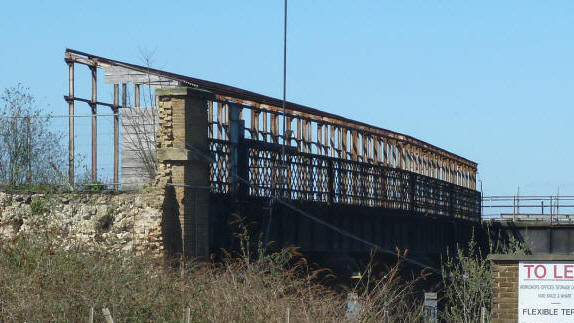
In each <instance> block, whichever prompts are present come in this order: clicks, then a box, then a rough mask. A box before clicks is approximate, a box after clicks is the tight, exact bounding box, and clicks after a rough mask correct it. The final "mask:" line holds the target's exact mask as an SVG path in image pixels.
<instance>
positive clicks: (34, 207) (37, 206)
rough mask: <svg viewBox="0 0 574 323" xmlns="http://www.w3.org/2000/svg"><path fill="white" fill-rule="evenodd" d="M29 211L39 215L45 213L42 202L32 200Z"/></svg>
mask: <svg viewBox="0 0 574 323" xmlns="http://www.w3.org/2000/svg"><path fill="white" fill-rule="evenodd" d="M30 211H32V214H40V213H42V212H44V211H45V205H44V201H42V200H33V201H32V203H30Z"/></svg>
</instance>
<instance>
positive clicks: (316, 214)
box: [65, 49, 481, 265]
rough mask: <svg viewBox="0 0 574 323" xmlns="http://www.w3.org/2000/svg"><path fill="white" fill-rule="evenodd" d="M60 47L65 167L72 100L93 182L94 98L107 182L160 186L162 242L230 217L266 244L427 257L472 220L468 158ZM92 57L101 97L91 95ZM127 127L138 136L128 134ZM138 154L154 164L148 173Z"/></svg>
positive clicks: (209, 232)
mask: <svg viewBox="0 0 574 323" xmlns="http://www.w3.org/2000/svg"><path fill="white" fill-rule="evenodd" d="M65 60H66V63H67V64H68V67H69V93H68V95H66V96H65V99H66V101H67V102H68V105H69V114H70V127H69V131H70V145H69V153H70V158H69V161H70V164H69V168H70V174H69V176H70V180H71V181H72V182H73V180H74V156H75V152H74V118H73V116H74V113H75V105H76V104H85V105H86V106H87V107H89V108H90V110H91V113H92V141H91V149H92V155H91V156H92V158H91V160H92V179H93V180H94V181H96V180H97V179H98V177H97V167H98V162H97V156H98V153H97V151H98V142H97V128H98V123H97V117H98V111H100V113H101V111H102V109H104V110H103V111H111V112H112V113H113V115H114V138H113V151H114V153H113V160H114V170H113V176H114V183H113V188H114V189H116V190H122V189H134V188H136V187H137V186H138V184H139V183H141V182H145V181H152V182H153V183H154V184H155V185H160V186H161V187H164V188H165V202H164V221H163V223H164V241H165V244H166V245H167V248H168V249H169V250H171V252H174V253H181V252H183V253H184V254H185V255H187V256H189V257H196V258H205V257H208V256H209V254H210V253H213V252H217V251H218V250H220V249H221V248H225V249H228V248H233V247H234V245H235V244H236V242H234V241H235V239H234V230H236V229H237V226H234V225H232V224H231V223H234V222H236V221H237V219H242V221H244V222H243V223H245V224H246V225H247V226H249V227H250V229H251V230H252V232H255V233H256V234H255V235H254V236H257V237H260V238H261V239H262V241H264V242H273V244H272V246H275V247H286V246H297V247H299V248H300V250H301V251H302V252H303V253H306V254H309V255H318V256H321V255H323V256H333V257H335V258H336V257H338V256H341V257H343V256H349V255H364V254H368V252H369V250H371V249H378V250H379V251H380V252H381V253H383V254H392V253H394V252H395V249H396V248H399V249H402V250H404V249H409V252H410V256H409V259H412V261H413V262H415V263H418V264H421V265H427V264H430V265H435V264H436V263H437V262H438V261H439V255H440V254H441V253H442V252H444V251H445V250H446V249H447V247H449V246H454V245H455V244H456V243H461V242H462V243H465V242H466V241H468V239H469V238H470V236H471V235H472V233H473V231H475V232H478V231H480V225H481V222H480V216H481V214H480V211H481V209H480V205H481V200H480V193H479V192H477V191H476V189H475V188H476V170H477V164H476V163H474V162H472V161H470V160H467V159H465V158H463V157H461V156H458V155H456V154H454V153H451V152H448V151H446V150H444V149H441V148H439V147H437V146H434V145H432V144H429V143H426V142H424V141H421V140H418V139H416V138H413V137H411V136H408V135H405V134H401V133H397V132H393V131H390V130H387V129H383V128H380V127H377V126H373V125H369V124H366V123H363V122H359V121H354V120H350V119H347V118H344V117H342V116H338V115H335V114H331V113H328V112H325V111H321V110H318V109H314V108H311V107H307V106H303V105H300V104H295V103H292V102H285V103H283V101H282V100H279V99H275V98H271V97H268V96H264V95H260V94H257V93H253V92H250V91H246V90H242V89H239V88H235V87H231V86H227V85H223V84H219V83H215V82H210V81H206V80H201V79H197V78H193V77H188V76H183V75H178V74H174V73H169V72H165V71H161V70H156V69H152V68H149V67H146V66H139V65H134V64H129V63H125V62H120V61H117V60H112V59H108V58H104V57H100V56H96V55H92V54H88V53H83V52H79V51H76V50H71V49H68V50H66V53H65ZM77 65H85V66H87V68H88V69H87V71H88V72H89V79H91V93H92V96H91V98H81V97H78V96H75V95H74V87H75V83H76V81H75V75H76V72H75V71H74V68H75V66H77ZM102 70H103V71H104V74H105V83H106V86H113V93H114V95H113V97H114V99H113V102H104V101H103V100H101V99H100V98H99V97H98V94H97V93H98V71H102ZM100 83H101V82H100ZM100 86H101V85H100ZM143 88H145V89H148V90H151V91H152V93H153V95H154V98H155V99H154V101H155V102H148V103H150V104H149V105H150V107H144V106H142V104H141V94H140V93H141V91H142V89H143ZM120 97H121V102H120ZM132 97H133V100H132V99H131V98H132ZM149 101H152V100H149ZM108 109H109V110H108ZM142 116H143V117H142ZM134 126H138V127H140V129H143V131H141V132H139V133H138V132H137V131H134V130H133V127H134ZM130 127H131V128H130ZM151 131H154V133H150V132H151ZM130 135H132V136H133V135H135V136H136V137H138V138H139V139H138V141H139V142H142V141H143V142H145V143H146V145H144V146H133V145H132V146H130V145H129V144H130V143H133V142H132V141H133V140H129V136H130ZM142 138H143V139H142ZM149 142H152V144H149ZM146 147H147V148H146ZM142 153H143V154H144V155H145V154H146V153H147V154H148V155H149V156H152V158H151V159H152V160H153V162H154V164H155V165H157V168H155V169H154V170H153V172H152V173H150V172H146V171H145V158H143V157H140V156H142Z"/></svg>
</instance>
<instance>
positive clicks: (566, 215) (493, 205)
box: [481, 195, 574, 223]
mask: <svg viewBox="0 0 574 323" xmlns="http://www.w3.org/2000/svg"><path fill="white" fill-rule="evenodd" d="M481 207H482V214H483V216H482V218H483V220H492V221H547V222H556V223H558V222H572V220H574V196H559V195H554V196H552V195H550V196H519V195H515V196H485V197H483V198H482V205H481Z"/></svg>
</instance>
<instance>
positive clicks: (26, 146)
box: [0, 84, 65, 187]
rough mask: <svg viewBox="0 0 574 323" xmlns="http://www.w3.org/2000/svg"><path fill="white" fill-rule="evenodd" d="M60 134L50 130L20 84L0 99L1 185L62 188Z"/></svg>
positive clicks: (27, 92) (47, 120) (31, 98)
mask: <svg viewBox="0 0 574 323" xmlns="http://www.w3.org/2000/svg"><path fill="white" fill-rule="evenodd" d="M61 136H62V135H61V134H60V133H58V132H55V131H53V130H52V129H51V128H50V118H47V117H45V116H43V115H42V109H40V108H39V107H38V106H37V103H36V100H35V98H34V96H32V95H31V94H30V90H29V89H28V88H25V87H24V86H22V85H21V84H18V85H16V86H14V87H11V88H7V89H5V90H4V92H3V93H2V94H1V95H0V183H2V184H4V185H9V186H12V187H18V186H22V185H33V184H43V185H50V184H60V182H61V178H60V177H61V176H60V174H61V173H62V172H63V171H64V169H63V168H62V167H63V165H65V163H64V159H63V156H65V154H64V150H63V148H62V145H61V140H60V139H61Z"/></svg>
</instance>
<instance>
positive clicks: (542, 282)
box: [518, 261, 574, 323]
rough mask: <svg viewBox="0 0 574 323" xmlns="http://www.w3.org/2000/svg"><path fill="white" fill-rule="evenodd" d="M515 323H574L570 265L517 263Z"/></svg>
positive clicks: (573, 273) (573, 275) (573, 278)
mask: <svg viewBox="0 0 574 323" xmlns="http://www.w3.org/2000/svg"><path fill="white" fill-rule="evenodd" d="M518 322H521V323H530V322H532V323H534V322H536V323H544V322H552V323H562V322H574V261H569V262H567V261H555V262H519V263H518Z"/></svg>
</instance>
